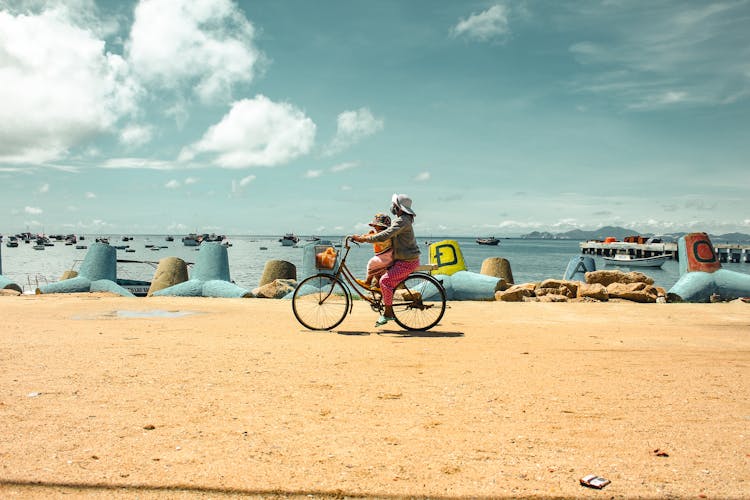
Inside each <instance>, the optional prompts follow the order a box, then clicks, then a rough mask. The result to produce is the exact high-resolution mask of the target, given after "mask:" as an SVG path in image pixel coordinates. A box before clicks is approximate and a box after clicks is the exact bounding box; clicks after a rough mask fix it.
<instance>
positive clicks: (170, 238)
mask: <svg viewBox="0 0 750 500" xmlns="http://www.w3.org/2000/svg"><path fill="white" fill-rule="evenodd" d="M164 241H174V237H172V236H167V237H166V238H164Z"/></svg>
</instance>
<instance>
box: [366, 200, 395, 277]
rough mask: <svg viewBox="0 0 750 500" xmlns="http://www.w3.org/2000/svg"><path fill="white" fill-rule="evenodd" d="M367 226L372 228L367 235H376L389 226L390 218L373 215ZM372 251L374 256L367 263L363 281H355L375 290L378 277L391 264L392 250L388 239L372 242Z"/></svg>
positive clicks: (383, 215)
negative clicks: (365, 275)
mask: <svg viewBox="0 0 750 500" xmlns="http://www.w3.org/2000/svg"><path fill="white" fill-rule="evenodd" d="M368 225H369V226H371V227H372V230H371V231H370V232H369V233H367V235H368V236H370V235H373V234H377V233H379V232H381V231H384V230H385V229H386V228H388V227H389V226H390V225H391V218H390V217H388V216H387V215H386V214H375V217H373V219H372V222H370V224H368ZM372 250H373V252H375V255H373V256H372V257H371V258H370V260H369V261H368V262H367V277H366V278H365V279H364V281H363V280H357V283H359V284H360V285H362V286H365V287H367V288H376V287H377V286H378V281H380V277H381V276H383V274H385V272H386V271H387V270H388V268H389V267H391V265H392V264H393V248H392V245H391V240H390V239H387V240H385V241H381V242H373V244H372Z"/></svg>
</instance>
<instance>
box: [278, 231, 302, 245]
mask: <svg viewBox="0 0 750 500" xmlns="http://www.w3.org/2000/svg"><path fill="white" fill-rule="evenodd" d="M279 241H280V242H281V246H284V247H291V246H294V245H296V244H297V242H298V241H299V238H298V237H297V236H295V235H294V234H293V233H286V234H285V235H284V236H282V237H281V238H279Z"/></svg>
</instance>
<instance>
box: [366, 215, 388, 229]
mask: <svg viewBox="0 0 750 500" xmlns="http://www.w3.org/2000/svg"><path fill="white" fill-rule="evenodd" d="M368 225H369V226H372V227H390V225H391V218H390V217H389V216H388V215H386V214H375V217H373V218H372V222H370V223H369V224H368Z"/></svg>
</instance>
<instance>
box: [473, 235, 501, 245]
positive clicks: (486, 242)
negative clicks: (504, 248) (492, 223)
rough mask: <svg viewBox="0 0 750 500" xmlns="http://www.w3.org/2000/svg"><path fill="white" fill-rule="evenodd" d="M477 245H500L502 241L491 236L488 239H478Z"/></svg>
mask: <svg viewBox="0 0 750 500" xmlns="http://www.w3.org/2000/svg"><path fill="white" fill-rule="evenodd" d="M477 243H479V244H480V245H497V244H498V243H500V240H498V239H497V238H495V237H494V236H489V237H487V238H477Z"/></svg>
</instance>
